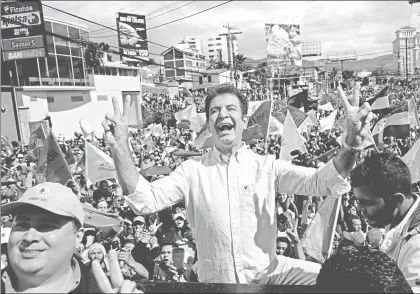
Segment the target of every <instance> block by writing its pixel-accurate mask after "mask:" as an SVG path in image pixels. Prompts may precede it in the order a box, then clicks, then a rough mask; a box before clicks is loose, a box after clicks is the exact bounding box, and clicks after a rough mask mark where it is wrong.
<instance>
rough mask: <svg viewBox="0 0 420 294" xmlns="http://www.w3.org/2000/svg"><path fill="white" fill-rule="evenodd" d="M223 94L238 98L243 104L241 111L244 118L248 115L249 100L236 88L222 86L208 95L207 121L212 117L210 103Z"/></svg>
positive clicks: (205, 106) (206, 103)
mask: <svg viewBox="0 0 420 294" xmlns="http://www.w3.org/2000/svg"><path fill="white" fill-rule="evenodd" d="M223 94H231V95H234V96H236V97H238V99H239V102H240V104H241V111H242V116H244V115H246V114H247V113H248V100H246V98H245V97H244V96H242V94H241V92H240V91H239V90H238V89H236V88H235V87H234V86H231V85H220V86H218V87H216V88H214V89H212V90H211V91H210V93H209V94H208V95H207V97H206V100H205V104H204V109H205V111H206V119H207V120H209V116H210V102H211V100H213V98H215V97H217V96H219V95H223Z"/></svg>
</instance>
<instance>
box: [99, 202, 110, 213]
mask: <svg viewBox="0 0 420 294" xmlns="http://www.w3.org/2000/svg"><path fill="white" fill-rule="evenodd" d="M97 207H98V210H100V211H104V212H107V211H108V203H106V201H104V200H102V201H100V202H98V206H97Z"/></svg>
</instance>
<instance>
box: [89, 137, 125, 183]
mask: <svg viewBox="0 0 420 294" xmlns="http://www.w3.org/2000/svg"><path fill="white" fill-rule="evenodd" d="M85 152H86V180H87V181H88V183H90V184H94V183H96V182H99V181H102V180H108V179H112V178H117V173H116V170H115V165H114V160H113V159H112V158H111V157H109V156H108V155H106V154H105V153H104V152H102V150H100V149H99V148H97V147H95V146H94V145H92V144H90V143H89V142H85Z"/></svg>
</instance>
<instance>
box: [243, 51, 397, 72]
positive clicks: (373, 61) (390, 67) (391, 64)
mask: <svg viewBox="0 0 420 294" xmlns="http://www.w3.org/2000/svg"><path fill="white" fill-rule="evenodd" d="M266 60H267V58H262V59H258V60H254V59H252V58H247V59H246V61H245V64H248V65H250V66H251V67H253V68H255V67H257V66H258V64H260V63H261V62H264V61H266ZM309 63H312V61H306V60H304V61H303V65H304V66H305V65H307V64H309ZM331 66H339V64H338V63H331V64H329V65H328V67H331ZM381 66H383V70H384V71H397V64H396V62H395V61H393V54H388V55H382V56H378V57H374V58H367V59H360V60H354V61H346V62H344V68H345V69H351V70H354V71H356V72H357V71H360V70H361V69H367V70H369V71H373V70H375V69H381Z"/></svg>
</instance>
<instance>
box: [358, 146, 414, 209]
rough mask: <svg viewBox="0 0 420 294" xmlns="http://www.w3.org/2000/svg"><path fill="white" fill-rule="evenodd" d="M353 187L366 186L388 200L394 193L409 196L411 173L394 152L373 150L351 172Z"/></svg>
mask: <svg viewBox="0 0 420 294" xmlns="http://www.w3.org/2000/svg"><path fill="white" fill-rule="evenodd" d="M350 181H351V185H352V187H353V188H359V187H368V188H370V189H372V190H373V191H375V193H376V195H378V196H380V197H382V198H384V200H385V201H388V200H389V199H390V197H391V196H392V195H394V194H395V193H402V194H404V195H405V196H406V197H407V198H410V197H411V173H410V169H409V168H408V166H407V165H406V164H405V163H404V162H403V161H402V160H401V159H400V158H399V157H398V156H396V155H395V154H391V153H388V152H384V153H378V152H373V153H372V154H371V155H370V156H367V157H366V158H365V160H364V162H363V163H361V164H360V165H358V166H357V167H356V168H355V169H354V170H353V171H352V173H351V176H350Z"/></svg>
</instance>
